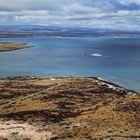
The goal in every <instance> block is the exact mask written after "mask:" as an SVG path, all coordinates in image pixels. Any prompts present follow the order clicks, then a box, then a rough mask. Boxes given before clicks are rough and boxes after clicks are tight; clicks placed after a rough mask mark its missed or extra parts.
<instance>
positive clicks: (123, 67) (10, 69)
mask: <svg viewBox="0 0 140 140" xmlns="http://www.w3.org/2000/svg"><path fill="white" fill-rule="evenodd" d="M0 41H1V42H21V43H22V42H24V43H25V42H26V43H30V44H32V45H33V46H34V47H32V48H27V49H22V50H16V51H11V52H0V77H8V76H43V77H44V76H98V77H101V78H104V79H106V80H108V81H111V82H114V83H116V84H119V85H121V86H124V87H126V88H128V89H133V90H136V91H138V92H140V38H113V37H112V38H111V37H110V38H109V37H76V38H74V37H72V38H66V37H29V38H0Z"/></svg>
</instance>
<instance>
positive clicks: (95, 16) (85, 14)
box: [0, 0, 140, 30]
mask: <svg viewBox="0 0 140 140" xmlns="http://www.w3.org/2000/svg"><path fill="white" fill-rule="evenodd" d="M0 24H1V25H48V26H65V27H66V26H70V27H89V28H106V29H123V30H140V0H0Z"/></svg>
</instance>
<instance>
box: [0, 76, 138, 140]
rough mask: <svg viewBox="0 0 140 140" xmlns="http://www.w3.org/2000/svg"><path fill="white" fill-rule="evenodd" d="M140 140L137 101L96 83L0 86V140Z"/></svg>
mask: <svg viewBox="0 0 140 140" xmlns="http://www.w3.org/2000/svg"><path fill="white" fill-rule="evenodd" d="M59 139H60V140H133V139H134V140H140V95H139V94H137V93H135V92H133V91H129V90H126V89H123V88H121V87H119V86H116V85H113V84H110V83H107V82H105V81H102V80H99V79H97V78H82V77H77V78H76V77H67V78H66V77H65V78H63V77H60V78H58V77H57V78H35V77H14V78H5V79H1V80H0V140H59Z"/></svg>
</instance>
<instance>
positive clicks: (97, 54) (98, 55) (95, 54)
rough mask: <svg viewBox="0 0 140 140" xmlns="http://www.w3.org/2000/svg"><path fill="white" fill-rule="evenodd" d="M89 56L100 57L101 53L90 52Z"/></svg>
mask: <svg viewBox="0 0 140 140" xmlns="http://www.w3.org/2000/svg"><path fill="white" fill-rule="evenodd" d="M90 56H94V57H101V56H102V55H101V54H99V53H93V54H90Z"/></svg>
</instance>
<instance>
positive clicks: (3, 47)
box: [0, 42, 32, 52]
mask: <svg viewBox="0 0 140 140" xmlns="http://www.w3.org/2000/svg"><path fill="white" fill-rule="evenodd" d="M30 47H32V46H31V45H29V44H27V43H13V42H0V52H4V51H13V50H19V49H24V48H30Z"/></svg>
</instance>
